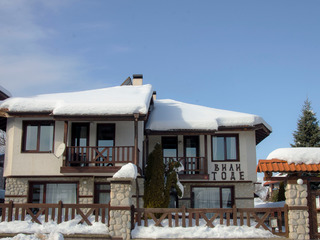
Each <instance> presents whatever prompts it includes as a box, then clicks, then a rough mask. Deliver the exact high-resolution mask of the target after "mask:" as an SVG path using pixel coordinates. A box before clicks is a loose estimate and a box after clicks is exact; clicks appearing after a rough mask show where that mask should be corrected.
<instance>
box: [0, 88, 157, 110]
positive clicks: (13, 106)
mask: <svg viewBox="0 0 320 240" xmlns="http://www.w3.org/2000/svg"><path fill="white" fill-rule="evenodd" d="M152 92H153V91H152V86H151V85H150V84H146V85H142V86H117V87H109V88H103V89H96V90H88V91H80V92H70V93H56V94H43V95H38V96H34V97H25V98H9V99H7V100H5V101H3V102H2V104H0V108H4V109H6V108H7V109H8V110H9V111H13V112H29V111H31V112H43V111H49V112H52V113H53V115H119V114H133V113H140V114H147V113H148V109H149V104H150V99H151V97H152Z"/></svg>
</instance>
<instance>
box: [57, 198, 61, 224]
mask: <svg viewBox="0 0 320 240" xmlns="http://www.w3.org/2000/svg"><path fill="white" fill-rule="evenodd" d="M58 204H59V205H58V224H60V223H61V222H62V201H61V200H60V201H59V203H58Z"/></svg>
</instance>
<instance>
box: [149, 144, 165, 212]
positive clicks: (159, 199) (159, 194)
mask: <svg viewBox="0 0 320 240" xmlns="http://www.w3.org/2000/svg"><path fill="white" fill-rule="evenodd" d="M164 173H165V165H164V163H163V157H162V148H161V145H160V144H156V145H155V147H154V150H153V151H152V152H151V153H150V154H149V157H148V160H147V166H146V175H145V183H144V207H145V208H161V207H162V205H163V202H164V183H165V182H164Z"/></svg>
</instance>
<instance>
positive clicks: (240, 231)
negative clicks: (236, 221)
mask: <svg viewBox="0 0 320 240" xmlns="http://www.w3.org/2000/svg"><path fill="white" fill-rule="evenodd" d="M219 222H220V220H219V219H216V220H215V221H214V226H215V227H214V228H209V227H206V226H205V223H203V224H202V226H198V227H197V226H194V227H187V228H183V227H168V221H163V222H162V223H163V224H162V225H163V227H155V226H154V223H153V221H152V220H149V223H148V224H149V226H148V227H143V224H142V226H140V227H139V226H137V225H136V226H135V229H134V230H133V231H132V233H131V235H132V238H272V237H275V236H274V235H273V234H272V233H271V232H270V231H266V230H264V229H262V228H255V227H254V226H252V227H248V226H241V227H240V226H228V227H227V226H225V225H220V224H219Z"/></svg>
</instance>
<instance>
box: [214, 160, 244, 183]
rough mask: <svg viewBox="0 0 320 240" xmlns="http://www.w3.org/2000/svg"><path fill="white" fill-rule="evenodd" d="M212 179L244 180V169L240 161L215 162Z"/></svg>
mask: <svg viewBox="0 0 320 240" xmlns="http://www.w3.org/2000/svg"><path fill="white" fill-rule="evenodd" d="M210 180H213V181H239V180H240V181H241V180H242V181H243V180H245V179H244V171H242V169H241V164H240V163H214V164H212V165H211V173H210Z"/></svg>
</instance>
